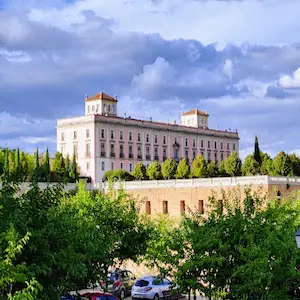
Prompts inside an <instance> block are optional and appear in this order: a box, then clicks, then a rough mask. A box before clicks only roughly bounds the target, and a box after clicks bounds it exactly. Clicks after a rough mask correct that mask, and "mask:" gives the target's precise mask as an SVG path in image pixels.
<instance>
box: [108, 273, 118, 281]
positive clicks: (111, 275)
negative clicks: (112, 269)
mask: <svg viewBox="0 0 300 300" xmlns="http://www.w3.org/2000/svg"><path fill="white" fill-rule="evenodd" d="M118 278H119V275H118V274H117V273H109V274H108V275H107V280H108V281H116V280H118Z"/></svg>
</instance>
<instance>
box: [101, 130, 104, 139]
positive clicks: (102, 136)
mask: <svg viewBox="0 0 300 300" xmlns="http://www.w3.org/2000/svg"><path fill="white" fill-rule="evenodd" d="M104 137H105V132H104V129H101V139H104Z"/></svg>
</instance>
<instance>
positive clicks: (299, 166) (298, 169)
mask: <svg viewBox="0 0 300 300" xmlns="http://www.w3.org/2000/svg"><path fill="white" fill-rule="evenodd" d="M290 160H291V165H292V169H291V171H290V174H289V175H290V176H300V159H299V157H298V156H297V155H296V154H295V153H292V154H291V155H290Z"/></svg>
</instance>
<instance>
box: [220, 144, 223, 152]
mask: <svg viewBox="0 0 300 300" xmlns="http://www.w3.org/2000/svg"><path fill="white" fill-rule="evenodd" d="M220 148H221V150H223V142H221V145H220Z"/></svg>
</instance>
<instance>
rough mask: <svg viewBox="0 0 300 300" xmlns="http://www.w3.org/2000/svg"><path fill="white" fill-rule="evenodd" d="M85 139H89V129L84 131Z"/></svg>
mask: <svg viewBox="0 0 300 300" xmlns="http://www.w3.org/2000/svg"><path fill="white" fill-rule="evenodd" d="M85 137H86V138H87V139H89V138H90V130H89V129H87V130H86V131H85Z"/></svg>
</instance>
